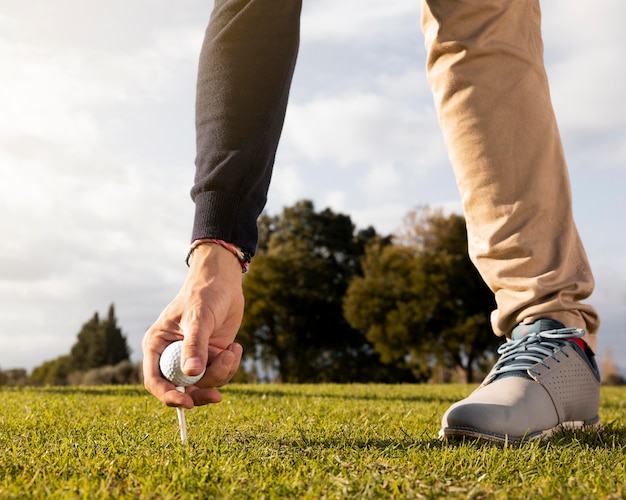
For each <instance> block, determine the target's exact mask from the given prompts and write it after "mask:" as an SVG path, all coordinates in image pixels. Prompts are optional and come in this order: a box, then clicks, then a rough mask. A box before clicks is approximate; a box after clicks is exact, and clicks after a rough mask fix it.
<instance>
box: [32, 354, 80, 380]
mask: <svg viewBox="0 0 626 500" xmlns="http://www.w3.org/2000/svg"><path fill="white" fill-rule="evenodd" d="M71 370H72V369H71V359H70V356H69V355H64V356H59V357H58V358H55V359H52V360H50V361H45V362H44V363H42V364H41V365H39V366H38V367H37V368H35V369H34V370H33V373H32V374H31V376H30V379H31V381H33V382H35V383H40V384H45V385H67V376H68V375H69V374H70V371H71Z"/></svg>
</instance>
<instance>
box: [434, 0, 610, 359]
mask: <svg viewBox="0 0 626 500" xmlns="http://www.w3.org/2000/svg"><path fill="white" fill-rule="evenodd" d="M422 7H423V8H422V27H423V31H424V35H425V39H426V48H427V52H428V59H427V73H428V80H429V84H430V86H431V89H432V92H433V95H434V100H435V105H436V108H437V111H438V114H439V119H440V124H441V129H442V132H443V135H444V139H445V142H446V145H447V148H448V152H449V155H450V159H451V162H452V165H453V168H454V172H455V176H456V179H457V184H458V187H459V190H460V193H461V198H462V202H463V207H464V210H465V215H466V219H467V229H468V240H469V251H470V256H471V258H472V260H473V262H474V264H475V265H476V266H477V268H478V270H479V271H480V273H481V275H482V277H483V279H484V280H485V281H486V283H487V284H488V285H489V287H490V288H491V289H492V290H493V292H494V293H495V297H496V303H497V310H496V311H494V312H493V314H492V325H493V328H494V331H495V332H496V334H498V335H510V332H511V329H512V328H513V327H514V326H515V325H516V324H518V323H522V322H523V323H529V322H532V321H534V320H535V319H538V318H542V317H549V318H552V319H555V320H558V321H561V322H562V323H564V324H565V325H566V326H575V327H579V328H584V329H585V330H586V331H587V336H586V339H585V340H587V342H588V343H589V344H590V346H591V347H592V348H595V334H596V332H597V330H598V325H599V320H598V315H597V313H596V311H595V310H594V309H593V308H592V307H591V306H589V305H586V304H583V303H581V301H582V300H584V299H586V298H587V297H588V296H589V295H590V294H591V292H592V290H593V286H594V280H593V276H592V273H591V270H590V266H589V263H588V260H587V256H586V254H585V251H584V249H583V245H582V243H581V241H580V238H579V235H578V232H577V230H576V226H575V224H574V220H573V216H572V197H571V191H570V185H569V178H568V173H567V166H566V163H565V158H564V154H563V149H562V146H561V140H560V136H559V131H558V129H557V124H556V120H555V116H554V111H553V108H552V104H551V100H550V93H549V88H548V81H547V77H546V73H545V69H544V64H543V44H542V40H541V26H540V24H541V13H540V8H539V4H538V1H536V0H423V6H422Z"/></svg>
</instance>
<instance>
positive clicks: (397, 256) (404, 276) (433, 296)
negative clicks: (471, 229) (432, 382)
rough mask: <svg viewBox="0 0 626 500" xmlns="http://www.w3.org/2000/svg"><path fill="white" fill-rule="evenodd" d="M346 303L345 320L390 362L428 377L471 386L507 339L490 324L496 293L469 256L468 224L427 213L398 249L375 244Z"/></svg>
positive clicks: (411, 224) (418, 215) (413, 221)
mask: <svg viewBox="0 0 626 500" xmlns="http://www.w3.org/2000/svg"><path fill="white" fill-rule="evenodd" d="M362 267H363V276H357V277H355V278H354V279H353V280H352V282H351V284H350V287H349V289H348V291H347V294H346V298H345V300H344V311H345V315H346V318H347V319H348V321H350V324H351V325H352V326H353V327H354V328H360V329H365V330H366V331H367V338H368V340H370V341H371V342H372V343H373V344H374V346H375V348H376V350H377V351H378V352H379V353H380V354H381V357H382V360H383V361H384V362H386V363H390V364H391V363H393V364H400V365H402V366H407V367H409V368H411V369H412V370H413V371H414V373H415V374H416V376H425V375H426V374H428V373H429V371H430V370H431V369H432V368H434V367H435V366H444V367H448V368H453V369H456V370H459V371H461V372H462V373H463V374H464V379H465V380H466V381H468V382H471V381H472V380H473V373H474V369H475V368H476V367H479V368H480V367H482V365H484V364H485V362H486V361H488V360H490V359H491V357H492V353H493V350H494V348H495V346H496V345H498V344H499V343H500V341H499V340H498V339H497V338H496V337H495V336H494V335H493V333H492V331H491V328H490V326H489V320H488V319H489V314H490V312H491V310H492V309H493V308H494V299H493V294H492V293H491V291H490V290H489V289H488V288H487V286H486V285H485V283H484V282H483V281H482V279H481V278H480V275H479V274H478V272H477V271H476V269H475V267H474V266H473V265H472V263H471V261H470V259H469V256H468V253H467V235H466V230H465V221H464V219H463V217H461V216H459V215H454V214H453V215H450V216H448V217H445V216H443V215H442V214H441V213H440V212H436V211H429V210H426V209H423V210H422V211H420V212H415V213H413V214H410V216H409V217H408V219H407V224H406V230H405V232H404V233H403V234H402V235H400V237H399V238H398V242H397V244H395V245H393V246H382V245H379V244H376V243H374V244H372V245H370V247H369V248H368V249H367V250H366V254H365V258H364V260H363V264H362Z"/></svg>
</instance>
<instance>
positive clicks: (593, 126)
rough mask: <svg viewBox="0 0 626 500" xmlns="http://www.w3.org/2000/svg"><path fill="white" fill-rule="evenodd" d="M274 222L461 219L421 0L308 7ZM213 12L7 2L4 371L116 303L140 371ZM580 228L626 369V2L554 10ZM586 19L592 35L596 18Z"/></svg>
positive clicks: (28, 364)
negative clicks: (309, 210) (286, 216)
mask: <svg viewBox="0 0 626 500" xmlns="http://www.w3.org/2000/svg"><path fill="white" fill-rule="evenodd" d="M305 4H306V5H305V8H304V13H303V27H302V48H301V52H300V57H299V62H298V67H297V71H296V75H295V79H294V85H293V89H292V94H291V96H292V98H291V102H290V106H289V110H288V116H287V121H286V124H285V129H284V134H283V140H282V142H281V146H280V149H279V154H278V158H277V164H276V167H275V171H274V181H273V184H272V187H271V190H270V197H269V203H268V206H267V210H268V212H270V213H272V214H274V213H277V212H279V211H280V210H281V208H282V207H283V206H285V205H289V204H292V203H294V202H295V201H297V200H300V199H302V198H309V199H312V200H314V202H315V204H316V207H317V208H318V209H322V208H324V207H326V206H330V207H332V208H333V209H334V210H336V211H340V212H342V213H347V214H349V215H350V216H351V217H352V218H353V220H354V221H355V223H356V224H357V226H359V227H365V226H368V225H374V226H375V227H376V228H377V230H378V231H379V232H381V233H390V232H393V231H395V230H396V229H397V228H398V227H399V225H400V223H401V220H402V217H403V216H404V215H405V214H406V212H407V211H409V210H410V209H412V208H414V207H415V206H416V205H418V204H430V205H433V206H442V207H444V208H445V209H446V210H454V211H459V210H460V203H459V195H458V192H457V189H456V185H455V182H454V178H453V176H452V172H451V169H450V166H449V163H448V160H447V155H446V152H445V150H444V147H443V143H442V140H441V136H440V132H439V129H438V127H437V122H436V118H435V113H434V109H433V105H432V99H431V96H430V93H429V90H428V88H427V86H426V79H425V74H424V64H425V63H424V59H425V53H424V49H423V38H422V35H421V32H420V30H419V16H420V13H419V2H417V1H416V0H392V1H385V2H381V1H379V0H341V1H340V2H339V1H337V0H305ZM211 8H212V2H210V1H208V0H203V1H201V0H181V1H178V2H171V1H170V0H133V1H132V2H128V1H125V0H108V1H106V2H103V1H96V0H87V1H86V0H55V1H54V2H50V1H48V0H27V1H20V2H17V1H15V0H0V90H1V91H0V214H1V215H0V234H1V235H2V238H1V239H0V368H2V369H8V368H13V367H24V368H27V369H29V370H30V369H32V368H33V367H35V366H37V365H39V364H41V363H42V362H43V361H45V360H49V359H52V358H55V357H56V356H58V355H61V354H65V353H67V352H69V349H70V348H71V346H72V345H73V343H74V341H75V338H76V334H77V333H78V331H79V330H80V328H81V325H82V324H83V323H84V322H85V321H87V320H88V319H89V318H90V317H91V316H92V315H93V313H94V312H95V311H99V312H100V313H101V314H105V313H106V310H107V308H108V306H109V304H110V303H112V302H113V303H115V306H116V310H117V315H118V318H119V321H120V325H121V327H122V329H123V331H124V333H125V334H126V335H127V336H128V338H129V341H130V345H131V348H132V350H133V358H134V359H135V360H138V359H140V357H141V353H140V342H141V337H142V336H143V332H144V331H145V330H146V328H147V327H148V326H149V325H150V324H151V322H152V321H153V320H154V319H155V318H156V316H157V315H158V314H159V312H160V311H161V309H162V308H163V306H165V305H166V304H167V302H168V301H169V300H170V299H171V298H172V297H173V296H174V294H175V293H176V291H177V290H178V288H179V286H180V284H181V282H182V280H183V277H184V275H185V270H186V268H185V266H184V263H183V260H184V256H185V253H186V250H187V246H188V243H189V236H190V231H191V223H192V219H191V218H192V214H193V205H192V202H191V200H190V198H189V188H190V187H191V182H192V178H193V160H194V129H193V120H194V118H193V105H194V89H195V75H196V69H197V58H198V53H199V49H200V44H201V42H202V37H203V33H204V29H205V27H206V23H207V21H208V18H209V14H210V11H211ZM543 9H544V12H543V14H544V24H543V26H544V41H545V45H546V64H547V68H548V73H549V77H550V81H551V86H552V94H553V101H554V105H555V108H556V112H557V117H558V119H559V123H560V128H561V132H562V135H563V142H564V146H565V149H566V153H567V157H568V162H569V166H570V172H571V177H572V188H573V191H574V202H575V215H576V218H577V222H578V226H579V230H580V232H581V234H582V237H583V239H584V241H585V244H586V247H587V252H588V254H589V257H590V260H591V263H592V266H593V270H594V272H595V275H596V281H597V288H596V292H595V293H594V295H593V298H592V301H593V303H594V304H595V305H596V306H597V308H598V309H599V310H600V313H601V314H602V316H603V327H602V330H601V336H600V338H599V349H598V351H599V352H598V354H599V356H600V359H602V357H603V356H604V352H605V350H606V349H607V348H608V347H609V346H610V347H611V352H612V356H613V358H614V360H615V361H617V362H618V364H620V365H621V366H622V367H624V368H626V252H625V251H624V249H625V248H626V231H625V229H626V223H625V222H624V214H626V194H624V193H625V192H626V99H624V91H623V85H624V81H626V64H625V63H624V56H623V53H624V49H625V48H626V31H624V29H623V20H624V19H626V3H625V2H624V1H623V0H596V1H595V2H594V3H593V7H590V5H589V3H588V2H583V1H582V0H567V1H566V0H550V1H546V2H544V5H543ZM590 18H593V19H594V21H593V22H590Z"/></svg>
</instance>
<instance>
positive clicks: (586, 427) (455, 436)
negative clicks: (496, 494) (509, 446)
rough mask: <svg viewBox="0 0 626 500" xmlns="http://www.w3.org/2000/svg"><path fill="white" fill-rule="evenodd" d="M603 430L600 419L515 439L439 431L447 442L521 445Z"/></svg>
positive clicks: (458, 430)
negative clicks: (571, 432)
mask: <svg viewBox="0 0 626 500" xmlns="http://www.w3.org/2000/svg"><path fill="white" fill-rule="evenodd" d="M601 428H602V424H601V422H600V417H595V418H594V419H592V420H584V421H582V420H577V421H571V422H563V423H561V424H559V425H557V426H555V427H552V428H551V429H546V430H544V431H538V432H534V433H532V434H530V433H529V434H525V435H524V436H522V437H513V436H507V435H502V434H494V433H488V432H485V431H481V430H479V429H469V428H459V427H446V428H445V429H441V430H440V431H439V439H442V440H446V441H462V440H464V439H470V440H472V439H474V440H476V439H478V440H481V441H489V442H498V443H521V442H524V441H534V440H537V439H547V438H549V437H551V436H553V435H555V434H558V433H560V432H566V431H577V430H579V431H583V432H592V431H597V430H600V429H601Z"/></svg>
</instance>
